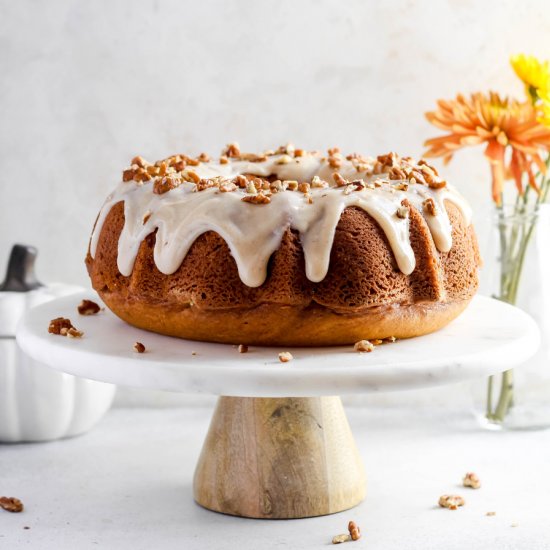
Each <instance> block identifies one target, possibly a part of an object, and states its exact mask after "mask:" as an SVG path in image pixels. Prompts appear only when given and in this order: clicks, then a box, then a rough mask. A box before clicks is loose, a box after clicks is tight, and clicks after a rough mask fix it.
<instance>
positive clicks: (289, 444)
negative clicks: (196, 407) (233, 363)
mask: <svg viewBox="0 0 550 550" xmlns="http://www.w3.org/2000/svg"><path fill="white" fill-rule="evenodd" d="M194 496H195V500H196V501H197V502H198V503H199V504H200V505H201V506H204V507H205V508H208V509H210V510H214V511H216V512H223V513H225V514H231V515H234V516H243V517H250V518H274V519H275V518H280V519H282V518H287V519H289V518H304V517H312V516H321V515H325V514H332V513H335V512H340V511H342V510H346V509H348V508H351V507H353V506H356V505H357V504H359V503H360V502H361V501H362V500H363V499H364V497H365V473H364V469H363V464H362V462H361V459H360V457H359V453H358V451H357V448H356V446H355V442H354V440H353V436H352V433H351V430H350V428H349V424H348V421H347V418H346V415H345V412H344V409H343V407H342V402H341V400H340V398H339V397H313V398H252V397H220V398H219V400H218V403H217V406H216V410H215V412H214V416H213V418H212V422H211V424H210V429H209V431H208V435H207V436H206V440H205V442H204V446H203V449H202V453H201V456H200V458H199V462H198V465H197V469H196V471H195V478H194Z"/></svg>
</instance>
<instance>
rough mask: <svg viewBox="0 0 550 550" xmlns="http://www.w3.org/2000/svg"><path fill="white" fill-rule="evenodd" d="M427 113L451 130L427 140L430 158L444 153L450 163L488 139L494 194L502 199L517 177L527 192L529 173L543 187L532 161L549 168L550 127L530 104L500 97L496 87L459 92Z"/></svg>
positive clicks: (533, 184) (531, 180) (519, 186)
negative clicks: (487, 90)
mask: <svg viewBox="0 0 550 550" xmlns="http://www.w3.org/2000/svg"><path fill="white" fill-rule="evenodd" d="M426 118H427V119H428V120H429V121H430V122H431V123H432V124H433V125H434V126H437V127H438V128H441V129H442V130H445V131H447V132H449V133H448V134H446V135H444V136H441V137H436V138H432V139H429V140H427V141H426V142H425V144H424V145H425V146H426V147H428V150H427V151H426V153H425V156H427V157H443V158H444V161H445V162H449V160H451V158H452V156H453V154H454V153H455V152H456V151H457V150H458V149H461V148H462V147H466V146H468V145H480V144H482V143H486V144H487V147H486V148H485V156H486V157H487V158H488V159H489V162H490V163H491V173H492V179H493V186H492V194H493V200H494V201H495V202H496V203H497V204H501V202H502V191H503V184H504V179H505V178H513V179H514V180H515V182H516V187H517V190H518V192H519V193H520V194H523V193H524V188H523V183H522V177H523V174H524V173H526V174H527V176H528V181H529V185H530V186H531V187H533V188H534V189H535V190H536V191H537V192H538V191H539V189H538V186H537V183H536V179H535V174H534V173H533V164H535V165H536V166H538V168H539V170H540V171H541V172H543V173H544V172H545V171H546V166H545V164H544V162H543V160H542V158H541V156H540V153H541V152H542V151H544V150H546V151H549V150H550V128H547V127H545V126H544V125H542V124H540V122H538V121H537V113H536V111H535V109H534V108H533V105H532V104H531V103H529V102H521V103H520V102H518V101H516V100H514V99H509V98H501V97H500V96H499V95H498V94H497V93H494V92H490V93H489V94H488V95H485V94H482V93H475V94H472V95H471V96H470V97H465V96H463V95H458V96H457V98H456V99H455V100H451V101H444V100H440V101H438V109H437V111H433V112H429V113H426ZM507 150H509V151H510V154H509V155H507V153H506V152H507ZM507 157H508V159H507Z"/></svg>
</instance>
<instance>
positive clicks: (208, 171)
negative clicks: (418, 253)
mask: <svg viewBox="0 0 550 550" xmlns="http://www.w3.org/2000/svg"><path fill="white" fill-rule="evenodd" d="M286 160H288V159H286ZM280 162H281V155H274V156H271V157H268V159H267V160H266V161H263V162H247V161H241V160H236V161H232V162H229V163H227V164H220V163H217V162H209V163H201V164H200V165H199V166H196V167H192V169H193V171H194V172H196V174H198V175H199V176H200V177H201V178H214V177H218V176H222V177H223V178H233V177H235V176H236V175H238V174H254V175H257V176H260V177H261V176H264V177H266V176H270V175H276V177H277V178H279V179H281V180H297V181H299V182H303V181H311V180H312V178H313V177H314V176H318V177H319V178H321V179H322V180H325V181H326V182H328V183H329V184H330V187H326V188H312V189H311V190H310V192H309V195H310V197H311V199H310V200H308V198H307V197H306V196H305V195H304V194H303V193H301V192H299V191H288V190H287V191H282V192H279V193H275V194H273V195H272V196H271V202H270V203H269V204H250V203H247V202H243V201H242V198H243V196H244V195H246V190H243V189H237V190H236V191H233V192H225V193H222V192H220V191H219V189H218V188H217V187H212V188H209V189H205V190H203V191H199V192H196V186H195V185H194V184H193V183H188V182H184V183H182V184H181V185H180V186H179V187H177V188H176V189H172V190H171V191H169V192H167V193H164V194H162V195H158V194H155V193H153V183H152V182H147V183H143V184H139V183H136V182H122V183H120V184H119V185H118V187H117V188H116V189H115V191H114V192H113V193H112V194H111V195H110V196H109V197H108V198H107V200H106V202H105V204H104V205H103V207H102V209H101V212H100V214H99V217H98V220H97V223H96V227H95V229H94V232H93V234H92V239H91V243H90V253H91V255H92V257H94V256H95V253H96V249H97V243H98V239H99V235H100V233H101V228H102V227H103V223H104V221H105V218H106V217H107V215H108V213H109V212H110V210H111V208H112V207H113V206H114V205H115V204H117V203H118V202H120V201H124V216H125V224H124V228H123V230H122V233H121V235H120V238H119V243H118V260H117V261H118V269H119V271H120V273H122V274H123V275H125V276H129V275H130V274H131V273H132V269H133V266H134V262H135V259H136V256H137V253H138V250H139V246H140V244H141V242H142V241H143V240H144V239H145V237H146V236H147V235H149V234H150V233H152V232H153V231H154V230H155V229H158V232H157V235H156V244H155V249H154V260H155V264H156V266H157V268H158V269H159V270H160V271H161V272H162V273H165V274H167V275H168V274H171V273H174V272H175V271H176V270H177V269H178V267H179V266H180V265H181V262H182V261H183V259H184V258H185V256H186V254H187V252H188V250H189V248H190V247H191V245H192V244H193V242H194V241H195V239H196V238H197V237H198V236H199V235H201V234H202V233H205V232H207V231H215V232H216V233H218V234H219V235H220V236H221V237H222V238H223V239H224V240H225V242H226V243H227V245H228V246H229V249H230V250H231V254H232V255H233V257H234V258H235V261H236V263H237V267H238V270H239V276H240V278H241V280H242V281H243V283H244V284H246V285H248V286H250V287H258V286H260V285H261V284H262V283H263V282H264V281H265V278H266V275H267V264H268V260H269V258H270V256H271V255H272V254H273V252H275V250H277V248H278V247H279V245H280V243H281V239H282V237H283V234H284V232H285V231H286V230H287V228H289V227H290V228H292V229H294V230H297V231H298V232H299V234H300V240H301V244H302V247H303V250H304V257H305V264H306V275H307V277H308V279H310V280H311V281H313V282H319V281H322V280H323V279H324V277H325V276H326V274H327V271H328V268H329V261H330V253H331V249H332V243H333V239H334V233H335V230H336V226H337V225H338V221H339V220H340V216H341V214H342V212H343V211H344V209H345V208H347V207H350V206H357V207H359V208H362V209H363V210H365V211H366V212H367V213H368V214H370V215H371V216H372V217H373V218H374V219H375V220H376V221H377V222H378V224H379V225H380V227H381V228H382V230H383V231H384V233H385V234H386V236H387V239H388V242H389V244H390V246H391V248H392V251H393V253H394V255H395V259H396V261H397V265H398V266H399V269H400V270H401V271H402V272H403V273H405V274H407V275H408V274H410V273H412V271H413V270H414V268H415V257H414V253H413V250H412V248H411V244H410V238H409V219H408V217H405V218H400V217H398V216H397V214H396V212H397V209H398V208H399V207H400V206H401V202H402V201H403V200H404V199H407V200H408V201H409V202H410V204H411V205H412V206H414V207H415V208H416V209H418V211H420V212H422V213H423V214H424V218H425V219H426V222H427V224H428V227H429V229H430V232H431V234H432V237H433V239H434V243H435V246H436V247H437V249H438V250H440V251H442V252H447V251H449V250H450V248H451V246H452V238H451V230H452V228H451V224H450V222H449V218H448V216H447V212H446V210H445V207H444V201H446V200H448V201H450V202H452V203H453V204H454V205H456V206H457V207H458V209H459V210H460V212H461V213H462V215H463V217H464V219H465V221H466V223H467V224H468V225H469V224H470V220H471V209H470V207H469V206H468V204H467V203H466V201H465V200H464V199H463V198H462V197H461V195H460V194H459V193H458V192H457V191H456V190H455V189H454V187H452V186H451V185H449V184H447V185H446V186H445V187H443V188H442V189H432V188H430V187H428V186H427V185H424V184H419V183H412V184H410V183H409V182H408V181H407V182H406V183H408V189H407V190H398V189H396V188H395V185H396V184H399V183H400V181H399V180H392V181H391V182H387V183H383V184H382V185H381V186H380V187H376V188H374V189H371V188H369V187H366V188H364V189H360V190H355V191H353V192H349V193H348V191H349V189H346V187H336V186H335V184H334V183H333V178H332V175H333V173H334V172H335V171H337V172H339V173H340V174H341V175H342V176H343V177H344V178H346V179H348V180H350V181H353V180H357V179H363V180H364V181H366V182H373V181H374V180H380V178H381V177H382V178H383V177H384V174H381V175H370V176H369V175H367V173H366V172H365V171H363V172H358V170H357V169H356V167H355V165H354V164H353V163H352V162H351V161H348V160H342V164H341V166H340V167H339V168H338V170H334V169H333V168H331V167H330V166H329V165H328V163H327V162H326V160H325V159H323V158H321V157H319V156H313V155H307V156H303V157H298V158H293V159H291V160H290V162H287V163H285V164H281V163H280ZM386 181H387V180H386ZM401 181H403V180H401ZM427 198H432V199H433V200H434V202H435V205H436V209H437V213H436V215H435V216H434V215H430V214H425V213H424V212H423V208H422V203H423V202H424V200H425V199H427ZM311 201H312V202H311ZM144 219H145V222H144Z"/></svg>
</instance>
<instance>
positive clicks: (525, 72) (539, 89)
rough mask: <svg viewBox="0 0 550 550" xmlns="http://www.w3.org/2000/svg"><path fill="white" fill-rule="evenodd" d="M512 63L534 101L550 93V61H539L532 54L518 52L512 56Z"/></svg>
mask: <svg viewBox="0 0 550 550" xmlns="http://www.w3.org/2000/svg"><path fill="white" fill-rule="evenodd" d="M510 63H511V65H512V68H513V69H514V71H515V72H516V74H517V75H518V77H519V78H520V79H521V80H522V81H523V83H524V84H525V91H526V93H527V95H528V96H529V98H530V99H531V101H532V102H533V103H536V102H537V101H538V100H539V99H542V98H543V97H544V96H548V95H549V94H550V63H549V62H548V61H539V60H538V59H537V58H536V57H534V56H532V55H525V54H518V55H513V56H512V57H511V58H510Z"/></svg>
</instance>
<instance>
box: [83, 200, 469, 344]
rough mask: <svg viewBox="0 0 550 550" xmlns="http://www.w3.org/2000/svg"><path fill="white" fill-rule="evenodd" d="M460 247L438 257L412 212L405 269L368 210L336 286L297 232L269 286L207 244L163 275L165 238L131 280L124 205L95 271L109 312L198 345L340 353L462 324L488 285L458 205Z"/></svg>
mask: <svg viewBox="0 0 550 550" xmlns="http://www.w3.org/2000/svg"><path fill="white" fill-rule="evenodd" d="M446 209H447V212H448V215H449V220H450V222H451V225H452V228H453V230H452V239H453V246H452V248H451V250H450V251H449V252H446V253H442V252H438V251H437V250H436V248H435V246H434V243H433V239H432V237H431V235H430V231H429V229H428V226H427V224H426V222H425V220H424V218H423V216H422V215H421V214H420V213H419V212H418V211H416V210H415V209H414V208H411V209H410V239H411V246H412V248H413V251H414V253H415V257H416V268H415V270H414V271H413V272H412V274H411V275H405V274H403V273H402V272H401V271H400V270H399V269H398V267H397V265H396V261H395V258H394V255H393V253H392V251H391V248H390V246H389V244H388V241H387V238H386V236H385V234H384V232H383V231H382V230H381V228H380V227H379V225H378V224H377V223H376V222H375V221H374V219H373V218H372V217H371V216H369V215H368V214H367V213H366V212H365V211H364V210H362V209H359V208H355V207H351V208H347V209H346V210H344V212H343V213H342V216H341V219H340V221H339V223H338V226H337V228H336V233H335V237H334V243H333V246H332V252H331V257H330V267H329V271H328V273H327V275H326V277H325V278H324V279H323V280H322V281H321V282H319V283H313V282H311V281H310V280H308V279H307V277H306V275H305V266H304V257H303V251H302V247H301V244H300V241H299V236H298V234H297V233H296V232H295V231H292V230H290V229H288V230H287V231H286V233H285V234H284V236H283V239H282V242H281V245H280V247H279V249H278V250H277V251H276V252H275V253H274V254H273V255H272V257H271V259H270V262H269V266H268V277H267V279H266V281H265V282H264V284H263V285H261V286H260V287H257V288H252V287H249V286H246V285H245V284H244V283H243V282H242V281H241V279H240V278H239V274H238V271H237V265H236V263H235V260H234V259H233V257H232V255H231V253H230V251H229V247H228V246H227V244H226V243H225V241H224V240H223V239H222V238H221V237H220V236H219V235H217V234H216V233H214V232H212V231H210V232H207V233H204V234H202V235H201V236H200V237H198V238H197V240H196V241H195V242H194V244H193V245H192V246H191V248H190V250H189V252H188V253H187V255H186V256H185V258H184V260H183V262H182V264H181V266H180V267H179V269H178V270H177V271H176V272H175V273H173V274H171V275H165V274H163V273H161V272H160V271H159V270H158V269H157V267H156V265H155V262H154V258H153V249H154V244H155V233H152V234H150V235H148V236H147V238H146V239H145V240H144V241H143V242H142V243H141V245H140V249H139V252H138V255H137V258H136V261H135V264H134V269H133V271H132V273H131V275H130V276H129V277H125V276H123V275H122V274H121V273H120V272H119V270H118V267H117V244H118V239H119V236H120V233H121V231H122V228H123V226H124V205H123V203H122V202H120V203H118V204H116V205H115V206H114V207H113V208H112V209H111V211H110V212H109V214H108V215H107V218H106V219H105V221H104V223H103V226H102V229H101V232H100V235H99V240H98V244H97V249H96V253H95V258H92V257H91V255H90V253H89V252H88V255H87V258H86V265H87V268H88V272H89V274H90V277H91V280H92V285H93V287H94V289H95V290H97V292H98V293H99V295H100V296H101V298H102V299H103V301H104V302H105V304H106V305H107V306H108V307H109V308H110V309H111V310H112V311H113V312H114V313H116V314H117V315H118V316H119V317H121V318H122V319H123V320H125V321H127V322H128V323H130V324H132V325H134V326H137V327H139V328H143V329H146V330H150V331H153V332H159V333H162V334H168V335H171V336H178V337H181V338H187V339H192V340H208V341H215V342H225V343H232V344H241V343H244V344H256V345H274V346H275V345H276V346H285V345H286V346H294V345H302V346H303V345H310V346H316V345H339V344H350V343H354V342H356V341H357V340H360V339H373V338H386V337H390V336H395V337H397V338H408V337H412V336H418V335H422V334H427V333H429V332H433V331H435V330H438V329H439V328H441V327H443V326H444V325H446V324H447V323H449V322H450V321H451V320H452V319H454V318H455V317H456V316H457V315H459V314H460V313H461V312H462V311H463V310H464V308H465V307H466V306H467V304H468V303H469V301H470V300H471V298H472V297H473V295H474V294H475V292H476V290H477V286H478V277H477V270H478V267H479V265H480V258H479V253H478V248H477V242H476V238H475V233H474V231H473V227H472V226H467V224H466V222H465V220H464V219H463V217H462V215H461V214H460V212H459V210H458V209H457V208H456V207H455V206H454V205H453V204H452V203H450V202H448V201H447V202H446Z"/></svg>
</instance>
